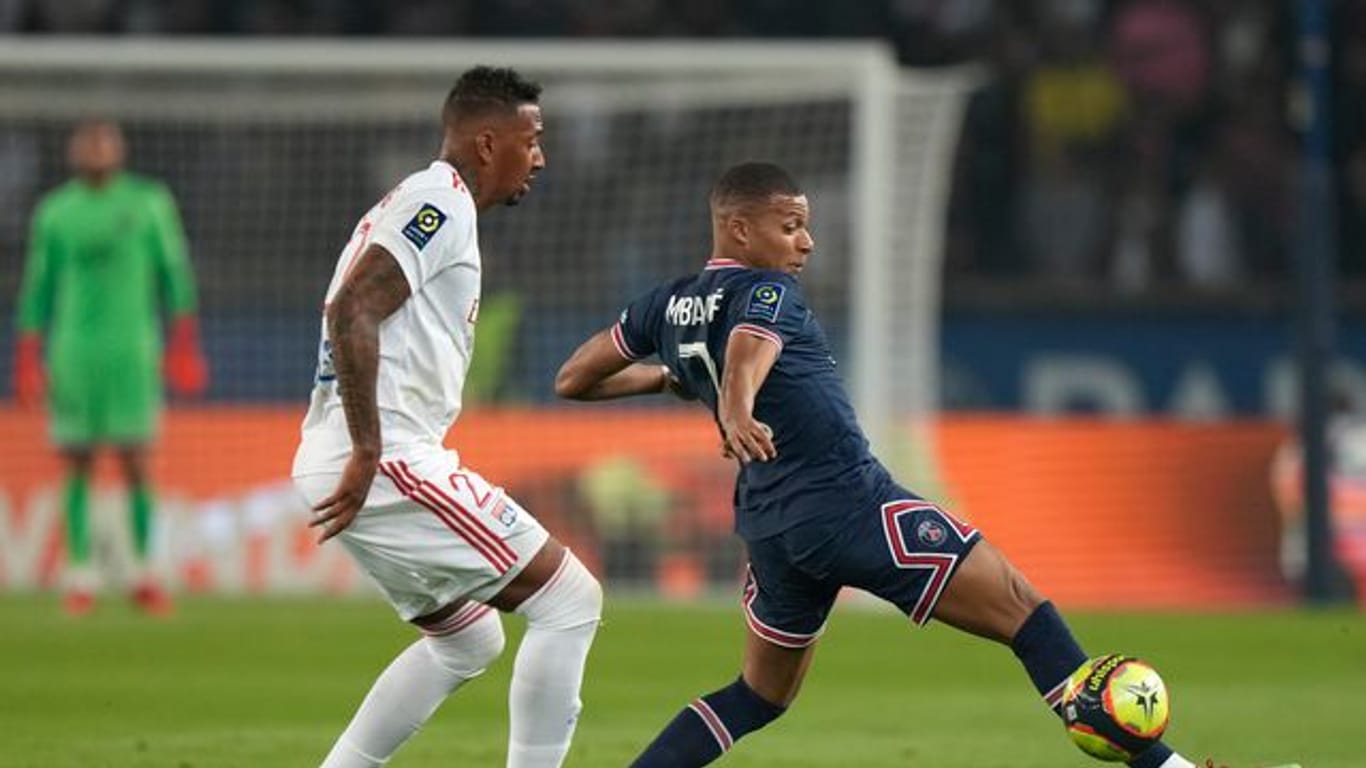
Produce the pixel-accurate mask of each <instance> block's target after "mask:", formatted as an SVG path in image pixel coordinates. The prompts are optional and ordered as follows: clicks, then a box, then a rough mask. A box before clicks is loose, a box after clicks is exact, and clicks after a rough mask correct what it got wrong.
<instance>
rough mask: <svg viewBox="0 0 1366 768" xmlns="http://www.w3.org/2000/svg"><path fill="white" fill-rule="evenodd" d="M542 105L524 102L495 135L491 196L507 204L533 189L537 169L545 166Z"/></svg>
mask: <svg viewBox="0 0 1366 768" xmlns="http://www.w3.org/2000/svg"><path fill="white" fill-rule="evenodd" d="M544 130H545V128H544V125H543V124H542V123H541V108H540V107H539V106H537V105H535V104H523V105H522V106H521V107H519V108H518V109H517V114H516V116H514V117H510V118H508V120H507V123H506V124H505V126H503V129H502V130H500V131H499V132H498V133H497V134H496V136H495V139H494V147H493V157H492V159H491V161H490V168H489V172H488V174H487V182H486V183H487V184H489V186H490V189H489V193H490V194H489V197H490V198H492V199H493V200H498V201H500V202H502V203H503V204H505V205H516V204H517V203H518V202H520V201H521V199H522V196H523V195H525V194H526V193H528V192H530V191H531V182H532V180H533V179H534V178H535V177H536V173H537V172H538V171H540V170H541V169H542V168H544V167H545V151H544V150H542V149H541V134H542V133H543V132H544Z"/></svg>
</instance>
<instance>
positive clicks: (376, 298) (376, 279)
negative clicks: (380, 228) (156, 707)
mask: <svg viewBox="0 0 1366 768" xmlns="http://www.w3.org/2000/svg"><path fill="white" fill-rule="evenodd" d="M410 293H411V291H410V290H409V288H408V279H407V278H406V277H405V276H404V274H403V270H402V269H400V268H399V266H398V262H397V261H395V260H394V257H393V256H392V255H390V254H389V252H388V251H386V250H384V248H382V247H381V246H378V245H374V244H371V245H370V246H369V247H368V248H366V250H365V252H364V253H363V254H361V257H360V259H359V260H358V261H357V263H356V265H355V267H354V268H353V269H352V270H351V274H350V275H348V276H347V277H346V281H345V282H344V283H343V284H342V286H341V288H340V289H339V290H338V291H337V295H336V296H334V297H333V299H332V302H331V304H329V305H328V307H327V335H328V338H329V339H331V341H332V361H333V364H334V365H335V367H336V371H337V387H338V393H339V394H340V395H341V399H342V408H343V410H344V411H345V412H346V428H347V430H348V431H349V432H350V433H351V447H352V450H353V451H356V452H361V451H365V452H373V453H374V455H375V456H376V457H378V456H379V453H380V446H381V440H380V432H379V405H378V403H377V400H376V395H375V386H376V385H375V382H376V380H377V379H378V376H379V326H380V323H382V322H383V321H384V319H385V318H386V317H388V316H389V315H392V314H393V313H394V312H396V311H397V310H398V308H399V307H401V306H402V305H403V302H405V301H407V300H408V296H409V295H410Z"/></svg>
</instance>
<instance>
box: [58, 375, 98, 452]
mask: <svg viewBox="0 0 1366 768" xmlns="http://www.w3.org/2000/svg"><path fill="white" fill-rule="evenodd" d="M96 395H97V391H96V388H95V387H94V386H93V383H92V380H91V377H90V376H88V375H86V374H85V372H84V371H82V370H79V369H77V370H72V369H71V368H70V367H69V366H68V367H67V368H65V369H63V368H59V367H57V366H55V365H54V366H53V369H52V370H51V371H50V373H49V380H48V427H49V430H50V431H51V433H52V440H53V442H55V443H56V444H57V445H59V446H71V447H78V446H89V445H91V444H92V443H94V442H95V440H96V439H97V438H98V436H99V433H100V432H101V428H100V423H99V420H98V418H97V415H96V412H95V410H96V400H95V397H96Z"/></svg>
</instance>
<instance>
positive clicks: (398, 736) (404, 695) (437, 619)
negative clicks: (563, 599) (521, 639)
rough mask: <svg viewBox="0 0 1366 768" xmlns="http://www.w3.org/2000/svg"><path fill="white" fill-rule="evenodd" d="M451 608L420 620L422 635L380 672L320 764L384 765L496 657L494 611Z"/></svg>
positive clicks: (499, 633)
mask: <svg viewBox="0 0 1366 768" xmlns="http://www.w3.org/2000/svg"><path fill="white" fill-rule="evenodd" d="M452 608H454V610H446V609H443V610H442V611H438V612H437V613H436V614H433V617H432V618H431V620H428V621H425V626H424V625H423V624H424V622H423V620H419V622H418V623H419V626H422V629H423V633H424V636H423V637H422V638H421V639H420V640H418V641H417V642H415V643H413V644H412V645H410V646H408V648H407V649H406V650H404V651H403V652H402V653H400V654H399V655H398V657H397V658H395V659H394V660H393V662H391V663H390V664H389V666H388V668H387V669H385V670H384V672H383V673H381V674H380V676H379V679H378V680H376V681H375V684H374V686H372V687H371V688H370V693H369V694H367V695H366V697H365V701H363V702H361V705H360V709H359V710H357V711H356V715H355V717H353V718H352V720H351V723H350V724H349V725H348V726H346V730H345V731H344V732H343V733H342V735H341V737H340V738H338V739H337V743H336V744H335V745H333V747H332V751H331V752H329V753H328V755H327V758H326V759H324V760H323V763H322V766H323V768H373V767H374V766H379V765H383V764H384V763H385V762H386V761H388V759H389V758H390V757H392V756H393V754H394V752H395V751H396V750H397V749H398V748H399V747H400V746H402V745H403V743H404V742H405V741H407V740H408V738H409V737H410V736H412V735H413V734H414V733H416V732H417V730H418V729H419V728H421V727H422V724H423V723H425V722H427V719H428V718H429V717H431V716H432V713H433V712H435V711H436V708H437V706H438V705H440V704H441V702H442V701H444V700H445V699H446V697H447V696H449V695H450V694H451V693H452V692H454V691H455V689H457V688H459V687H460V686H461V685H462V684H463V683H464V682H465V681H466V680H470V679H472V678H475V677H478V676H479V675H480V674H482V673H483V671H484V669H485V668H486V667H487V666H488V665H489V664H490V663H492V662H493V660H494V659H496V658H497V657H498V654H499V653H501V652H502V650H503V642H504V641H503V625H502V623H501V621H500V620H499V618H498V614H497V612H495V611H494V610H493V609H491V608H489V607H488V606H485V605H481V604H479V603H474V602H468V601H461V603H459V604H455V605H453V606H452Z"/></svg>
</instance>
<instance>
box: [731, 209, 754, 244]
mask: <svg viewBox="0 0 1366 768" xmlns="http://www.w3.org/2000/svg"><path fill="white" fill-rule="evenodd" d="M726 232H727V233H729V234H730V236H731V239H733V240H734V241H735V242H737V243H739V244H740V245H743V246H748V245H749V222H748V221H746V220H745V217H743V216H733V215H732V216H727V217H726Z"/></svg>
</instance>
